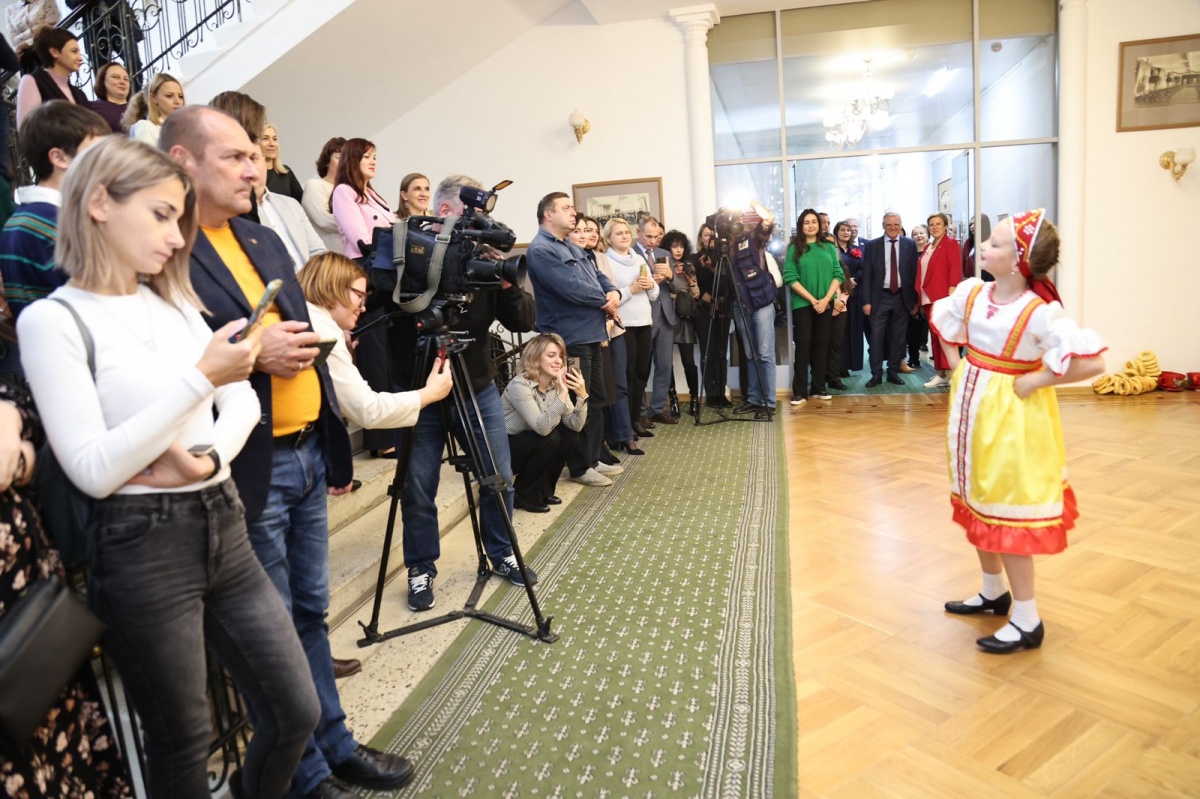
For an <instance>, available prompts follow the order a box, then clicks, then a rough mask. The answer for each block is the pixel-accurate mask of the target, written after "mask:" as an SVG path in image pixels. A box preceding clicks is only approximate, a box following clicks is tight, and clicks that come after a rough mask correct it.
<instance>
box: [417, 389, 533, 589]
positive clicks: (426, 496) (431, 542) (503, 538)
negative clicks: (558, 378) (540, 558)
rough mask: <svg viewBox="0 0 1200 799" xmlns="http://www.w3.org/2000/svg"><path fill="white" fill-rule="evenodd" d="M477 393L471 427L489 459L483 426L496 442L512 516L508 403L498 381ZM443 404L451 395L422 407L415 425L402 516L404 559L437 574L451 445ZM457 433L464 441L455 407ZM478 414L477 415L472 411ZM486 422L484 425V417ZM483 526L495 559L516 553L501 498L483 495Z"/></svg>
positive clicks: (496, 467)
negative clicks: (440, 497)
mask: <svg viewBox="0 0 1200 799" xmlns="http://www.w3.org/2000/svg"><path fill="white" fill-rule="evenodd" d="M476 398H477V400H478V402H479V417H480V418H479V419H476V418H472V419H471V430H472V433H473V434H474V437H475V440H476V441H477V442H479V443H478V445H479V449H480V452H481V453H482V455H483V458H484V460H485V461H486V460H487V457H488V454H487V453H488V449H487V447H486V446H485V445H484V442H483V431H484V430H486V431H487V441H488V442H489V443H490V444H491V451H492V455H493V457H494V458H495V462H494V464H485V465H488V466H489V467H491V466H494V471H496V472H497V473H499V474H500V475H501V476H503V477H504V481H505V482H506V483H507V484H508V487H507V488H506V489H505V491H504V492H503V494H502V496H503V497H504V507H505V511H504V512H505V513H507V514H508V517H509V518H510V519H511V518H512V512H513V487H512V486H513V471H512V462H511V458H510V457H509V453H508V431H507V430H505V428H504V407H503V406H502V405H501V404H500V392H499V391H497V390H496V386H495V384H492V383H489V384H488V385H487V386H486V387H484V389H483V390H482V391H480V392H479V393H478V394H477V395H476ZM442 403H450V404H451V407H453V402H452V401H451V400H450V399H449V398H447V399H444V400H442V402H437V403H434V404H433V405H429V406H428V407H426V408H424V409H422V411H421V416H420V417H419V418H418V419H417V424H416V426H415V427H413V428H412V433H411V434H412V437H413V447H412V458H411V460H409V463H408V481H407V482H406V483H405V485H404V492H403V493H402V494H401V498H400V512H401V518H402V519H403V521H404V564H405V565H406V566H408V568H410V569H412V568H418V569H421V570H422V571H424V572H428V573H429V574H431V575H433V576H436V575H437V559H438V558H439V557H440V556H441V554H442V548H441V540H440V539H439V538H438V518H437V501H436V499H437V490H438V482H439V480H440V478H441V468H442V467H441V463H442V453H444V452H445V450H446V431H445V428H444V425H443V423H442ZM451 413H452V416H453V419H454V421H453V422H452V426H453V428H454V430H453V432H454V436H455V438H457V439H458V441H459V442H460V443H461V442H463V441H465V438H464V435H465V433H464V430H463V426H462V421H461V420H460V419H458V413H457V411H452V412H451ZM472 416H473V414H472ZM481 419H482V421H483V426H482V427H480V424H479V422H480V420H481ZM479 528H480V534H481V535H482V536H483V549H484V551H485V552H487V554H488V557H490V558H491V559H492V563H499V562H500V561H501V560H503V559H504V558H505V557H507V556H509V555H511V554H512V546H511V545H510V544H509V541H508V527H507V526H506V525H505V523H504V518H503V516H501V512H500V509H499V508H498V507H497V504H496V502H495V501H494V500H493V499H491V498H488V497H486V496H485V497H484V498H483V499H482V501H481V502H480V508H479Z"/></svg>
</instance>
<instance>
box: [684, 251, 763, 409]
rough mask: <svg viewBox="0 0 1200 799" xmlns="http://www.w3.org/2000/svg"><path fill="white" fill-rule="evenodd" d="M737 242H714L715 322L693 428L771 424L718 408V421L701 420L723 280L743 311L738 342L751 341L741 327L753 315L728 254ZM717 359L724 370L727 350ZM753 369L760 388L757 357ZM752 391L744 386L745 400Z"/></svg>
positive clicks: (702, 369)
mask: <svg viewBox="0 0 1200 799" xmlns="http://www.w3.org/2000/svg"><path fill="white" fill-rule="evenodd" d="M710 229H711V228H710ZM713 235H714V237H716V231H715V230H713ZM751 235H753V233H751ZM736 242H737V236H729V237H726V238H716V241H715V242H714V243H713V249H714V250H716V251H717V253H718V257H717V265H716V268H715V269H714V270H713V290H712V298H713V299H712V306H713V320H712V322H711V323H710V324H709V326H708V333H707V335H705V337H704V349H703V350H702V351H701V352H702V353H703V354H704V355H706V356H707V357H701V359H700V379H699V381H698V382H699V384H700V386H699V388H700V391H699V392H698V394H699V399H700V402H699V403H697V405H696V411H697V412H696V415H695V417H693V421H692V426H693V427H705V426H707V425H713V424H722V423H724V422H765V421H770V419H769V418H768V419H755V418H754V417H753V416H731V415H729V414H728V413H727V412H726V411H725V409H724V408H717V409H716V416H717V418H715V419H707V420H705V419H702V418H701V417H703V416H704V396H705V390H706V386H707V384H706V383H705V380H704V379H705V376H706V374H705V373H706V371H707V369H706V368H705V365H706V364H707V368H708V369H711V368H714V367H713V363H712V360H713V357H712V350H711V349H709V347H710V345H711V343H712V335H713V328H716V327H719V325H718V324H717V317H716V308H717V303H718V302H719V301H720V297H721V281H722V279H723V278H724V279H725V280H728V281H730V283H731V284H732V285H733V294H734V299H735V301H736V302H737V304H738V308H739V309H740V310H741V312H742V313H741V315H740V316H741V319H740V320H738V319H735V320H734V321H736V322H738V328H739V330H738V336H739V340H740V341H741V342H742V344H743V349H746V347H745V346H744V345H745V343H747V342H749V341H750V331H749V329H744V330H743V329H742V328H745V327H747V323H746V321H745V320H747V319H749V317H750V315H751V312H750V311H747V310H746V301H745V295H744V294H743V293H742V287H741V285H739V284H738V282H737V280H736V279H734V277H733V275H732V274H731V270H732V269H733V266H732V263H731V261H730V258H729V252H730V250H731V249H732V248H733V246H734V244H735V243H736ZM768 257H769V256H768ZM743 334H744V336H743ZM725 343H726V346H728V342H725ZM749 355H750V353H748V352H746V353H743V356H742V357H748V356H749ZM718 360H719V361H720V365H719V366H717V367H716V368H725V349H724V348H722V349H721V354H720V358H719V359H718ZM750 367H751V368H752V369H754V372H755V374H756V375H757V376H758V384H759V385H760V386H761V385H763V373H762V366H761V365H760V364H759V362H758V359H757V358H753V357H751V358H750ZM749 391H750V389H749V386H742V395H743V396H744V397H746V399H747V400H749V398H750V394H749Z"/></svg>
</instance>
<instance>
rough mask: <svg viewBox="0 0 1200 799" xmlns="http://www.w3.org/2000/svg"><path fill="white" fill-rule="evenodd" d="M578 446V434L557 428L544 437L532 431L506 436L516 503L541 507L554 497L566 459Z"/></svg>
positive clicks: (568, 429) (566, 428)
mask: <svg viewBox="0 0 1200 799" xmlns="http://www.w3.org/2000/svg"><path fill="white" fill-rule="evenodd" d="M578 445H579V434H578V433H576V432H575V431H574V430H572V429H571V428H569V427H564V426H563V425H561V424H560V425H559V426H558V427H555V428H554V429H553V430H551V431H550V432H549V433H548V434H547V435H544V436H542V435H538V434H537V433H535V432H534V431H532V430H526V431H525V432H523V433H517V434H516V435H515V436H511V435H510V436H509V437H508V449H509V453H510V454H511V455H512V467H513V472H515V473H516V475H517V479H516V481H515V483H516V485H515V486H514V487H515V488H516V491H517V501H518V502H520V503H522V504H525V505H544V504H545V502H546V497H552V496H554V486H555V485H556V484H557V483H558V476H559V474H561V473H562V468H563V466H564V465H565V464H566V462H567V456H568V455H569V454H570V453H571V452H572V451H573V450H574V449H575V448H576V447H577V446H578Z"/></svg>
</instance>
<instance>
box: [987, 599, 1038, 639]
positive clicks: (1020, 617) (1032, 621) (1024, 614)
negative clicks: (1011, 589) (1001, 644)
mask: <svg viewBox="0 0 1200 799" xmlns="http://www.w3.org/2000/svg"><path fill="white" fill-rule="evenodd" d="M1041 623H1042V619H1041V617H1040V616H1038V612H1037V600H1036V599H1026V600H1024V601H1014V602H1013V603H1012V615H1011V616H1010V617H1009V620H1008V624H1006V625H1004V626H1003V627H1001V628H1000V629H999V630H997V631H996V638H998V639H999V640H1001V641H1019V640H1020V639H1021V636H1020V634H1019V633H1018V632H1017V630H1016V629H1014V625H1015V627H1017V628H1020V629H1021V630H1023V631H1025V632H1027V633H1031V632H1033V631H1034V630H1036V629H1037V626H1038V625H1039V624H1041Z"/></svg>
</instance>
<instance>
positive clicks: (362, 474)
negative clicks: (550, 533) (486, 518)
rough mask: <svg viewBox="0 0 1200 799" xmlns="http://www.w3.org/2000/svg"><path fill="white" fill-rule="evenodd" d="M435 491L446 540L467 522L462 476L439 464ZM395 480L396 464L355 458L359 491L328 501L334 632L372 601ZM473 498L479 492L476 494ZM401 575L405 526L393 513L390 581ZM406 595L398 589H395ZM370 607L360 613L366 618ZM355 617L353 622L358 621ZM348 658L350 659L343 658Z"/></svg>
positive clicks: (331, 606) (442, 534) (330, 610)
mask: <svg viewBox="0 0 1200 799" xmlns="http://www.w3.org/2000/svg"><path fill="white" fill-rule="evenodd" d="M441 468H442V478H441V486H440V488H439V489H438V495H437V506H438V525H439V531H438V532H439V535H441V536H445V535H446V533H447V532H448V531H449V530H451V529H452V528H453V527H454V526H455V525H457V524H458V523H459V522H460V521H462V520H463V519H465V518H466V517H467V495H466V491H465V490H464V488H463V481H462V476H461V475H459V474H458V473H457V472H456V471H454V469H453V468H452V467H450V466H448V465H446V464H442V467H441ZM395 475H396V461H394V460H388V459H385V458H371V457H369V456H368V455H367V454H366V453H360V454H359V455H356V456H355V458H354V477H355V479H357V480H361V481H362V488H360V489H358V490H357V491H353V492H351V493H349V494H343V495H341V496H337V497H330V498H329V626H330V627H331V628H333V627H337V626H338V625H340V624H341V623H342V622H344V621H345V620H346V619H347V618H349V617H350V615H351V614H353V613H354V611H355V609H356V608H358V607H359V606H360V605H363V603H365V602H367V601H368V600H370V599H371V598H372V596H373V595H374V593H375V584H376V580H377V579H378V577H379V562H380V560H381V558H382V553H383V542H384V536H385V534H386V532H387V519H388V511H389V509H390V506H391V498H390V497H389V496H388V493H387V491H388V487H389V486H391V484H392V480H393V479H394V478H395ZM476 496H478V492H477V490H476ZM402 572H404V526H403V523H402V521H401V519H400V511H399V508H397V511H396V527H395V530H394V533H393V536H392V547H391V554H390V556H389V558H388V579H389V580H391V579H392V578H394V577H395V576H396V575H397V574H401V573H402ZM394 590H400V591H402V592H403V591H404V589H403V588H402V587H400V588H397V589H394ZM369 613H370V606H369V605H368V606H367V607H366V608H365V609H364V614H363V615H364V618H366V617H367V616H369ZM357 615H358V614H356V618H357ZM343 656H348V655H343Z"/></svg>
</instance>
